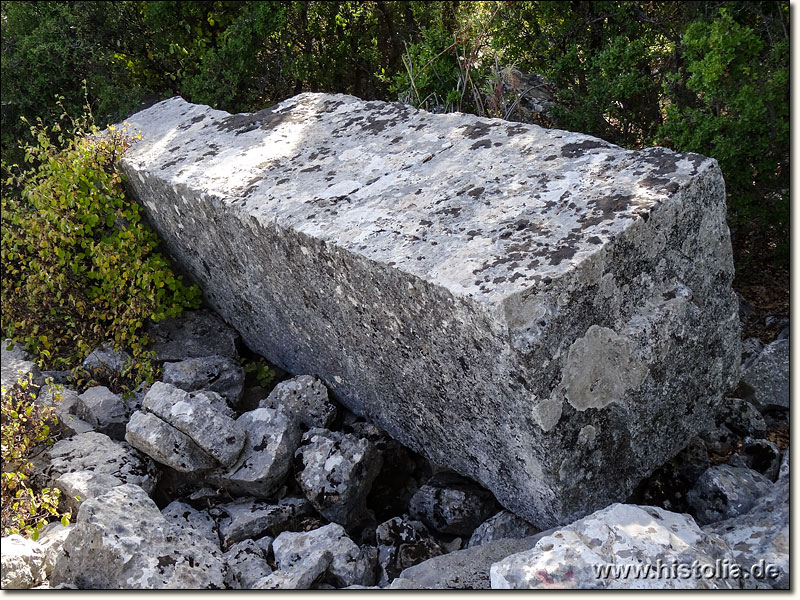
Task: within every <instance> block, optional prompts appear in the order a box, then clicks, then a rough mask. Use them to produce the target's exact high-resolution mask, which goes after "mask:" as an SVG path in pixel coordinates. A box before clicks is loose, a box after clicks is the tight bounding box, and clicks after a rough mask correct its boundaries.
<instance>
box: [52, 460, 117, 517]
mask: <svg viewBox="0 0 800 600" xmlns="http://www.w3.org/2000/svg"><path fill="white" fill-rule="evenodd" d="M123 483H125V482H124V481H122V480H121V479H120V478H119V477H116V476H114V475H109V474H107V473H96V472H94V471H73V472H72V473H64V474H63V475H61V476H60V477H59V478H58V479H56V482H55V487H57V488H58V489H60V490H61V492H62V495H61V498H60V500H59V504H60V505H61V506H63V508H64V509H65V510H68V511H70V512H71V513H72V515H73V517H74V516H75V515H77V514H78V509H79V508H80V506H81V504H83V503H84V502H85V501H86V500H89V499H90V498H96V497H97V496H102V495H103V494H105V493H106V492H108V491H109V490H111V489H112V488H115V487H117V486H118V485H122V484H123Z"/></svg>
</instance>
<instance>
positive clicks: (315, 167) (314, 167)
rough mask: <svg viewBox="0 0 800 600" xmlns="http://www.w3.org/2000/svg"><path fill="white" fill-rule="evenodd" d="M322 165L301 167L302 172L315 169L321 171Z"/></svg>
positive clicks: (309, 171)
mask: <svg viewBox="0 0 800 600" xmlns="http://www.w3.org/2000/svg"><path fill="white" fill-rule="evenodd" d="M321 170H322V167H320V166H319V165H311V166H310V167H306V168H305V169H300V172H301V173H312V172H314V171H321Z"/></svg>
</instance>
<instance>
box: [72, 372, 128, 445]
mask: <svg viewBox="0 0 800 600" xmlns="http://www.w3.org/2000/svg"><path fill="white" fill-rule="evenodd" d="M75 414H76V415H77V416H78V418H79V419H81V420H83V421H86V422H87V423H89V425H91V426H92V427H93V428H94V429H95V430H97V431H99V432H100V433H105V434H106V435H107V436H108V437H110V438H111V439H112V440H119V441H122V440H123V439H125V424H126V423H127V422H128V416H129V413H128V407H127V405H126V404H125V402H123V400H122V398H120V397H119V396H118V395H117V394H115V393H113V392H112V391H111V390H109V389H108V388H107V387H105V386H102V385H98V386H95V387H90V388H89V389H88V390H86V391H85V392H83V393H82V394H81V395H80V396H78V401H77V402H76V404H75Z"/></svg>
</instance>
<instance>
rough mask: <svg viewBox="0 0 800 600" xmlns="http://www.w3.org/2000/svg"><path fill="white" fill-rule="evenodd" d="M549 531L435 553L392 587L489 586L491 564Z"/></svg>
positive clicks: (455, 587) (479, 587) (447, 587)
mask: <svg viewBox="0 0 800 600" xmlns="http://www.w3.org/2000/svg"><path fill="white" fill-rule="evenodd" d="M550 533H552V531H547V532H543V533H539V534H537V535H535V536H532V537H526V538H522V539H512V538H507V539H502V540H495V541H493V542H487V543H485V544H481V545H479V546H473V547H472V548H465V549H464V550H457V551H456V552H451V553H449V554H444V555H442V556H434V557H433V558H431V559H428V560H426V561H425V562H422V563H420V564H418V565H414V566H413V567H409V568H407V569H406V570H404V571H403V572H402V573H400V576H399V577H398V578H397V579H395V580H394V581H393V582H392V583H391V585H390V586H389V588H390V589H409V590H430V589H435V590H452V589H459V590H465V589H470V590H471V589H477V590H488V589H490V588H491V585H490V582H489V569H490V568H491V566H492V564H493V563H495V562H497V561H499V560H502V559H503V558H505V557H506V556H509V555H511V554H516V553H517V552H523V551H525V550H530V549H531V548H533V546H534V545H535V544H536V542H537V541H538V540H539V539H540V538H541V537H543V536H545V535H548V534H550Z"/></svg>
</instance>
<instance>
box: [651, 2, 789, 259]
mask: <svg viewBox="0 0 800 600" xmlns="http://www.w3.org/2000/svg"><path fill="white" fill-rule="evenodd" d="M765 38H766V39H765ZM769 41H771V42H772V43H769ZM682 46H683V55H684V57H685V59H686V73H687V74H688V78H687V79H686V82H685V85H686V88H687V89H688V90H690V91H691V92H693V94H694V96H693V98H695V99H696V100H695V101H694V102H692V103H690V104H687V103H684V102H681V101H680V98H679V97H678V96H677V94H676V93H675V92H674V91H673V89H674V88H672V89H671V88H670V86H666V87H667V89H666V93H667V94H669V96H670V98H671V100H672V103H671V104H670V105H669V106H668V107H667V111H666V112H667V118H666V121H665V123H664V125H663V126H662V127H661V130H660V134H661V136H662V141H663V142H664V143H667V144H669V145H671V146H674V147H677V148H680V149H681V150H689V151H694V152H701V153H703V154H707V155H709V156H713V157H714V158H716V159H717V160H718V161H719V163H720V166H721V168H722V170H723V173H724V174H725V181H726V184H727V186H728V190H729V192H730V202H729V206H730V208H731V209H732V211H731V216H732V218H733V220H734V224H735V225H737V226H739V227H747V226H752V225H753V224H754V223H758V222H761V223H766V224H768V225H769V226H771V227H774V228H778V229H779V230H780V232H781V233H782V234H783V235H781V237H783V238H784V239H785V244H786V246H785V248H782V250H783V252H787V251H788V235H786V234H787V233H788V229H787V228H788V217H789V210H788V209H789V39H788V36H779V35H778V32H773V33H772V34H771V35H770V36H769V37H767V36H762V35H759V34H758V33H757V32H756V31H755V30H754V29H753V28H752V27H750V26H749V25H744V24H741V23H738V22H737V21H735V20H734V18H733V17H732V15H731V13H730V12H729V10H727V9H726V8H720V9H719V13H718V14H717V15H715V16H714V18H713V19H710V18H709V19H705V18H703V19H698V20H696V21H694V22H692V23H691V24H690V25H689V26H688V27H687V29H686V33H685V34H684V37H683V41H682ZM677 77H678V76H677V75H676V76H675V77H673V81H674V79H676V78H677ZM787 254H788V252H787Z"/></svg>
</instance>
